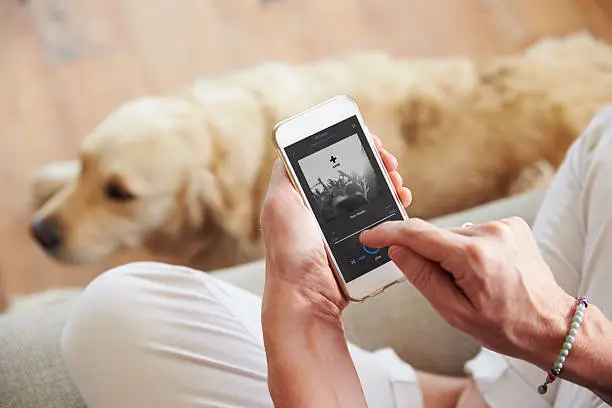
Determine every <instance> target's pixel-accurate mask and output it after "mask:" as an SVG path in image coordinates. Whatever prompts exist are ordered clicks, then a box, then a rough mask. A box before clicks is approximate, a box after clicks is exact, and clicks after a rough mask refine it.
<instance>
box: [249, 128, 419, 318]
mask: <svg viewBox="0 0 612 408" xmlns="http://www.w3.org/2000/svg"><path fill="white" fill-rule="evenodd" d="M374 141H375V143H376V146H377V148H378V152H379V153H380V156H381V158H382V161H383V163H384V165H385V168H386V170H387V172H388V173H389V176H390V178H391V180H392V182H393V185H394V187H395V189H396V191H397V193H398V196H399V197H400V200H401V201H402V204H403V205H404V206H408V205H409V204H410V201H411V199H412V196H411V194H410V190H408V189H407V188H405V187H403V186H402V177H401V176H400V175H399V173H398V172H397V166H398V162H397V159H396V158H395V157H394V156H393V155H392V154H390V153H389V152H387V151H386V150H385V149H384V148H383V146H382V143H381V141H380V139H378V138H376V137H375V138H374ZM261 225H262V229H263V239H264V243H265V247H266V294H265V296H264V301H265V302H267V301H269V300H270V299H271V298H273V299H280V298H281V297H282V296H283V295H284V294H286V293H287V291H288V290H289V291H291V292H292V293H295V292H297V293H299V294H300V295H301V298H302V299H303V300H304V301H305V302H306V303H307V304H308V307H315V308H316V309H318V310H319V311H322V312H323V313H326V314H332V315H335V316H339V315H340V313H341V311H342V310H343V309H344V307H345V306H346V305H347V303H348V300H347V299H346V298H345V297H344V296H343V295H342V293H341V292H340V289H339V288H338V285H337V283H336V281H335V279H334V275H333V273H332V270H331V268H330V266H329V263H328V258H327V254H326V252H325V246H324V244H323V237H322V235H321V232H320V231H319V228H318V226H317V221H316V219H315V217H314V215H313V214H312V213H311V212H310V211H309V210H308V208H307V207H306V205H305V204H304V202H303V201H302V198H301V196H300V194H299V193H298V192H297V191H296V190H295V188H294V187H293V186H292V184H291V181H290V180H289V177H288V175H287V173H286V171H285V168H284V166H283V165H282V163H281V162H280V161H278V160H277V162H276V163H275V165H274V168H273V170H272V178H271V180H270V187H269V190H268V195H267V197H266V200H265V203H264V206H263V210H262V213H261ZM272 294H273V296H270V295H272Z"/></svg>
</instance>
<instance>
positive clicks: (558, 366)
mask: <svg viewBox="0 0 612 408" xmlns="http://www.w3.org/2000/svg"><path fill="white" fill-rule="evenodd" d="M588 306H589V299H588V298H587V297H580V298H578V299H577V303H576V311H575V312H574V317H573V318H572V324H571V325H570V329H569V333H568V334H567V336H566V337H565V340H564V341H563V346H562V347H561V351H560V352H559V357H557V361H555V364H554V365H553V367H552V368H551V369H550V370H549V371H548V374H547V375H546V380H545V381H544V384H542V385H540V386H539V387H538V392H539V393H540V394H546V393H547V392H548V384H551V383H553V382H554V381H555V380H556V379H557V377H559V375H560V374H561V370H563V364H564V363H565V359H566V358H567V356H568V354H569V351H570V350H571V349H572V345H573V344H574V341H575V340H576V334H578V329H580V325H581V324H582V321H583V319H584V312H586V309H587V307H588Z"/></svg>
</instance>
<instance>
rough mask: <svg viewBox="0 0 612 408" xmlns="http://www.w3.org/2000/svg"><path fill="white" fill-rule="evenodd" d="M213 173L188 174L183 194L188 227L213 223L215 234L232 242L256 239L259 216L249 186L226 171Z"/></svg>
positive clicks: (213, 170) (250, 184) (212, 171)
mask: <svg viewBox="0 0 612 408" xmlns="http://www.w3.org/2000/svg"><path fill="white" fill-rule="evenodd" d="M216 170H217V169H211V170H201V171H199V172H197V174H193V173H192V174H189V176H188V180H189V181H188V183H187V185H186V189H185V191H184V200H185V203H184V204H185V211H186V213H185V214H184V216H185V217H187V222H188V223H189V224H190V225H191V226H198V225H199V226H203V225H204V224H205V223H207V222H212V223H214V224H215V227H217V228H215V229H216V230H218V229H220V230H222V231H223V232H225V233H227V234H228V235H230V236H232V237H233V238H235V239H238V240H245V239H246V240H252V239H255V238H256V237H257V225H258V224H257V220H258V214H257V209H256V208H257V204H256V203H254V201H253V200H254V198H253V194H252V190H253V185H252V183H247V182H245V180H241V179H240V177H236V176H235V175H233V174H232V173H231V172H229V171H221V170H217V171H216ZM212 238H213V239H214V237H212Z"/></svg>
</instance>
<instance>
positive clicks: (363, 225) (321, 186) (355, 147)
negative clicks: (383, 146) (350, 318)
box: [285, 116, 403, 282]
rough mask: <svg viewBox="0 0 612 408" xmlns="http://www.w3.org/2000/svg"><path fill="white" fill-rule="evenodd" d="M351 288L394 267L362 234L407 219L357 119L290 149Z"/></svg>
mask: <svg viewBox="0 0 612 408" xmlns="http://www.w3.org/2000/svg"><path fill="white" fill-rule="evenodd" d="M285 152H286V154H287V156H288V158H289V161H290V162H291V165H292V167H293V169H294V170H295V173H296V175H297V178H298V181H299V183H300V185H301V186H302V189H303V190H304V192H305V193H306V197H307V199H308V202H309V203H310V206H311V207H312V209H313V211H314V213H315V216H316V218H317V221H318V222H319V225H320V226H321V229H322V231H323V235H324V236H325V239H326V240H327V243H328V245H329V247H330V249H331V252H332V254H333V256H334V258H335V260H336V262H337V264H338V266H339V268H340V273H342V276H343V277H344V280H345V281H346V282H350V281H352V280H353V279H356V278H358V277H360V276H362V275H365V274H366V273H368V272H370V271H371V270H373V269H375V268H377V267H379V266H381V265H383V264H385V263H387V262H389V261H390V259H389V256H388V254H387V248H368V247H365V246H363V245H362V244H361V243H360V242H359V234H360V233H361V232H362V231H364V230H366V229H370V228H373V227H375V226H376V225H378V224H380V223H382V222H384V221H389V220H402V219H403V217H402V213H401V212H400V209H399V208H398V205H397V204H396V201H395V200H394V198H393V195H392V192H391V191H389V187H388V184H387V183H386V181H385V179H384V176H383V173H382V171H383V170H381V169H380V167H379V166H378V164H377V162H376V158H375V156H374V152H373V151H372V149H371V148H370V145H369V144H368V141H367V139H366V137H365V134H364V132H363V129H362V128H361V125H360V123H359V120H358V119H357V117H356V116H353V117H350V118H348V119H346V120H343V121H342V122H339V123H337V124H335V125H333V126H331V127H329V128H327V129H324V130H322V131H320V132H318V133H315V134H313V135H312V136H309V137H307V138H305V139H302V140H300V141H299V142H296V143H294V144H292V145H289V146H287V147H286V148H285Z"/></svg>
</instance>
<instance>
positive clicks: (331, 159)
mask: <svg viewBox="0 0 612 408" xmlns="http://www.w3.org/2000/svg"><path fill="white" fill-rule="evenodd" d="M336 160H338V158H337V157H336V156H332V157H331V158H330V159H329V161H330V162H332V163H334V164H336Z"/></svg>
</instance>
